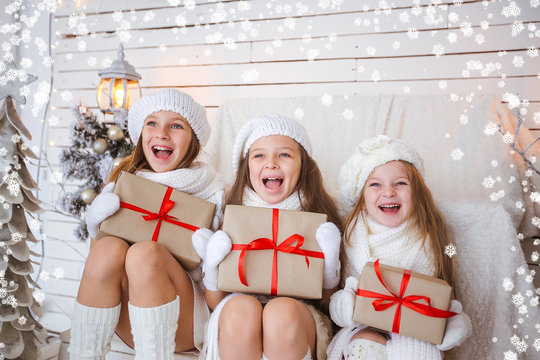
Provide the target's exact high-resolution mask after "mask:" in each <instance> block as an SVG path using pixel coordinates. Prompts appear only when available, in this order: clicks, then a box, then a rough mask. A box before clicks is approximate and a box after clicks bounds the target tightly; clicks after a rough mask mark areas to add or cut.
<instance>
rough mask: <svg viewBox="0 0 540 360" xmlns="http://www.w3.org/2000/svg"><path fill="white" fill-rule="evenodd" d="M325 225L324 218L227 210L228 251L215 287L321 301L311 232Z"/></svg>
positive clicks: (320, 264)
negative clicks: (230, 242) (229, 243)
mask: <svg viewBox="0 0 540 360" xmlns="http://www.w3.org/2000/svg"><path fill="white" fill-rule="evenodd" d="M324 222H326V215H324V214H316V213H309V212H304V211H289V210H278V209H267V208H260V207H249V206H238V205H227V206H226V207H225V214H224V220H223V231H225V232H226V233H227V234H228V235H229V237H230V238H231V241H232V243H233V247H232V250H231V252H230V253H229V255H227V257H225V259H224V260H223V261H222V262H221V264H220V265H219V272H218V288H219V289H220V290H224V291H231V292H247V293H254V294H265V295H280V296H293V297H299V298H305V299H320V298H321V297H322V281H323V271H324V255H323V254H322V252H321V249H320V247H319V244H318V243H317V240H316V239H315V232H316V231H317V229H318V227H319V225H321V224H322V223H324Z"/></svg>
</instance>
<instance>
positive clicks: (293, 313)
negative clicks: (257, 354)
mask: <svg viewBox="0 0 540 360" xmlns="http://www.w3.org/2000/svg"><path fill="white" fill-rule="evenodd" d="M316 340H317V329H316V327H315V320H314V319H313V316H312V315H311V312H310V311H309V310H308V308H307V307H306V306H305V305H304V304H302V303H301V302H300V301H298V300H295V299H291V298H287V297H279V298H275V299H272V300H271V301H270V302H268V304H266V306H265V307H264V311H263V351H264V355H265V356H266V357H268V358H269V359H271V360H273V359H284V360H287V359H290V360H298V359H303V358H304V356H305V355H306V352H307V349H308V347H309V348H310V350H311V354H313V356H315V354H316V348H315V343H316Z"/></svg>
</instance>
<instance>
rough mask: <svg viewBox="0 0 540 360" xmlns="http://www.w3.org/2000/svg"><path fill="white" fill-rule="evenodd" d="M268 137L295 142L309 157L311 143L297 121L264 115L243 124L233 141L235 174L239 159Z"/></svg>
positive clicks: (280, 116)
mask: <svg viewBox="0 0 540 360" xmlns="http://www.w3.org/2000/svg"><path fill="white" fill-rule="evenodd" d="M270 135H284V136H288V137H290V138H291V139H293V140H294V141H296V142H297V143H298V144H300V146H302V147H303V148H304V150H306V152H307V153H308V154H309V155H310V156H311V143H310V142H309V137H308V134H307V131H306V129H305V128H304V127H303V126H302V125H301V124H300V123H298V122H297V121H295V120H293V119H290V118H288V117H286V116H283V115H278V114H266V115H263V116H260V117H256V118H252V119H250V120H249V121H248V122H247V123H245V124H244V125H243V126H242V128H241V129H240V131H239V132H238V134H237V135H236V140H235V141H234V146H233V152H232V161H233V171H234V173H235V174H236V171H237V170H238V164H239V163H240V159H241V158H242V157H244V156H246V154H247V153H248V151H249V148H250V147H251V145H253V143H254V142H255V141H257V140H259V139H260V138H263V137H265V136H270Z"/></svg>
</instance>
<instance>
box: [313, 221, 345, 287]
mask: <svg viewBox="0 0 540 360" xmlns="http://www.w3.org/2000/svg"><path fill="white" fill-rule="evenodd" d="M315 239H316V240H317V242H318V243H319V246H320V247H321V250H322V252H323V254H324V279H323V288H325V289H333V288H335V287H336V286H337V285H338V284H339V277H340V270H341V262H340V261H339V247H340V244H341V234H340V233H339V229H338V228H337V226H336V225H334V224H333V223H331V222H325V223H323V224H321V226H319V228H318V229H317V232H316V233H315Z"/></svg>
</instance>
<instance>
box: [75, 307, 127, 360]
mask: <svg viewBox="0 0 540 360" xmlns="http://www.w3.org/2000/svg"><path fill="white" fill-rule="evenodd" d="M119 316H120V304H118V305H117V306H115V307H112V308H95V307H90V306H85V305H82V304H81V303H79V302H78V301H75V305H74V307H73V318H72V319H71V340H70V344H69V347H68V352H69V353H70V359H71V360H105V355H107V353H108V352H109V351H110V350H111V339H112V337H113V335H114V329H116V325H117V324H118V317H119Z"/></svg>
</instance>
